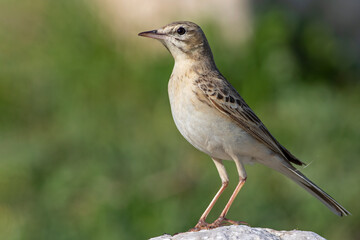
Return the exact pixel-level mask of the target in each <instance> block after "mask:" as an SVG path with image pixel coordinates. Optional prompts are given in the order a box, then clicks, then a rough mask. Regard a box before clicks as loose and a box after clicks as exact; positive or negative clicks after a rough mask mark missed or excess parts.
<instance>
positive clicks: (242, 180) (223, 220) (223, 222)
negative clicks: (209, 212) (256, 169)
mask: <svg viewBox="0 0 360 240" xmlns="http://www.w3.org/2000/svg"><path fill="white" fill-rule="evenodd" d="M245 182H246V178H241V177H240V180H239V183H238V185H237V186H236V188H235V190H234V192H233V194H232V195H231V197H230V199H229V201H228V203H227V204H226V206H225V208H224V210H223V211H222V212H221V214H220V216H219V218H218V219H216V220H215V221H214V222H213V223H212V224H210V225H209V228H217V227H220V226H223V225H227V223H230V224H234V225H239V224H247V223H246V222H242V221H233V220H229V219H227V218H225V216H226V214H227V213H228V211H229V209H230V207H231V204H232V203H233V202H234V200H235V198H236V196H237V195H238V193H239V192H240V190H241V188H242V187H243V186H244V184H245Z"/></svg>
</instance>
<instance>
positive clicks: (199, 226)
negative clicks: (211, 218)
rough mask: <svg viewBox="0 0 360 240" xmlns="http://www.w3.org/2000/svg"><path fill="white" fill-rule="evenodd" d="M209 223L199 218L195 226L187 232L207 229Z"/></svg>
mask: <svg viewBox="0 0 360 240" xmlns="http://www.w3.org/2000/svg"><path fill="white" fill-rule="evenodd" d="M210 225H211V224H209V223H207V222H205V221H204V220H199V222H198V223H197V224H196V225H195V227H193V228H191V229H190V230H189V232H198V231H200V230H204V229H205V230H208V229H210Z"/></svg>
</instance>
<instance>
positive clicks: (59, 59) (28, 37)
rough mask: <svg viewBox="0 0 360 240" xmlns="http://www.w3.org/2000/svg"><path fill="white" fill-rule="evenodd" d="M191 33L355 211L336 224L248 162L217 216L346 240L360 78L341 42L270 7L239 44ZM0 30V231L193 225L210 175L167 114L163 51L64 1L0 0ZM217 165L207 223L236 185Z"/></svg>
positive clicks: (207, 194)
mask: <svg viewBox="0 0 360 240" xmlns="http://www.w3.org/2000/svg"><path fill="white" fill-rule="evenodd" d="M141 30H147V29H139V31H141ZM235 30H236V31H241V29H235ZM235 30H234V31H235ZM204 31H205V32H206V33H207V35H208V39H209V42H210V44H211V46H212V47H213V51H214V55H215V59H216V61H217V65H218V67H219V69H220V70H221V71H222V73H223V74H224V75H225V76H226V77H227V78H228V79H229V80H230V82H232V83H233V85H234V86H235V87H236V88H237V89H238V90H239V92H240V93H241V94H242V95H243V97H244V98H245V99H246V100H247V102H248V103H249V105H250V106H252V107H253V109H254V110H255V112H256V113H257V114H258V115H259V117H260V118H261V119H262V120H263V121H264V123H265V124H266V125H267V126H268V128H269V129H271V131H272V132H273V134H274V135H275V136H276V137H277V138H278V139H279V141H280V142H282V143H285V144H284V145H285V146H287V147H288V148H289V149H290V150H291V151H292V152H293V153H294V154H295V155H297V156H299V158H300V159H302V160H303V161H305V162H308V163H312V164H310V166H309V167H308V168H306V169H302V171H303V172H304V173H305V174H306V175H308V176H309V177H310V178H311V179H312V180H314V182H316V183H318V184H319V185H320V186H321V187H323V188H324V189H325V190H327V191H328V192H329V193H330V194H331V195H332V196H334V198H335V199H337V200H338V201H339V202H340V203H341V204H343V205H344V207H346V208H347V209H348V210H349V211H350V212H352V214H353V216H350V217H346V218H339V217H337V216H335V215H333V214H332V213H331V212H330V211H328V210H327V209H326V208H325V207H323V206H322V204H321V203H319V202H318V201H317V200H316V199H315V198H313V197H311V196H310V195H309V194H307V193H306V192H305V191H303V190H301V189H300V188H299V187H297V186H296V185H294V184H293V183H292V182H290V180H288V179H286V178H285V177H283V176H280V175H279V174H277V173H275V172H274V171H271V170H269V169H266V168H265V167H263V166H259V165H255V166H247V171H248V175H249V178H248V181H247V184H246V186H245V188H244V189H243V191H242V192H241V193H240V194H239V196H238V199H237V200H236V201H235V203H234V205H233V207H232V209H231V211H230V214H229V218H232V219H234V220H244V221H247V222H249V223H250V224H251V225H252V226H261V227H270V228H275V229H294V228H297V229H301V230H310V231H315V232H317V233H319V234H321V235H323V236H324V237H327V238H329V239H340V238H341V239H356V238H359V237H360V232H359V224H360V217H359V214H360V210H359V207H358V205H359V204H358V199H359V197H360V195H359V193H360V191H359V180H360V177H359V174H358V173H359V171H360V163H359V160H358V156H359V155H360V144H359V142H360V141H359V140H360V112H359V108H360V94H359V91H360V86H359V77H360V74H359V62H357V61H356V58H354V57H352V55H351V54H348V52H349V51H350V52H351V49H350V50H349V49H346V46H344V45H343V44H342V43H341V41H339V39H338V38H337V37H336V36H335V35H334V34H333V33H332V32H331V29H329V27H327V25H326V24H325V23H322V22H321V21H319V20H318V19H316V18H314V19H301V18H299V17H294V16H293V15H291V14H289V13H287V12H286V11H284V10H282V9H280V8H270V9H266V10H264V11H262V12H261V14H257V15H255V27H254V35H253V37H252V39H251V41H249V42H248V43H247V44H246V45H244V46H230V45H227V44H224V42H223V39H222V38H221V36H219V35H218V34H217V29H216V28H215V27H213V25H212V24H211V23H209V24H208V25H206V26H204ZM0 39H1V44H0V53H1V54H0V132H1V134H0V156H1V159H0V211H1V214H0V238H1V239H9V240H11V239H37V240H39V239H53V240H57V239H144V238H149V237H152V236H156V235H160V234H163V233H164V232H168V233H175V232H180V231H185V230H187V229H189V228H191V227H193V226H194V225H195V223H196V222H197V220H198V217H199V216H200V215H201V213H202V212H203V210H204V209H205V208H206V206H207V204H208V203H209V202H210V200H211V198H212V197H213V195H214V194H215V193H216V191H217V189H218V187H220V179H219V177H218V174H217V172H216V169H215V167H214V166H213V163H212V161H211V160H210V159H209V157H208V156H205V155H204V154H202V153H200V152H198V151H197V150H195V149H194V148H193V147H192V146H191V145H190V144H188V143H187V142H186V141H185V140H184V139H183V138H182V137H181V136H180V134H179V133H178V131H177V130H176V128H175V125H174V123H173V121H172V118H171V114H170V108H169V103H168V99H167V79H168V78H169V75H170V73H171V69H172V65H173V60H172V58H171V56H170V55H169V54H167V55H166V54H164V53H166V50H165V49H164V50H163V51H164V52H162V53H163V54H162V55H161V54H160V53H159V54H154V52H151V51H147V48H146V46H150V45H155V44H158V43H156V42H154V41H153V42H152V41H151V40H149V39H146V40H145V39H139V38H138V37H137V36H124V38H123V39H115V38H114V36H113V35H112V34H111V32H110V31H109V30H108V28H106V27H105V26H104V25H103V24H102V23H101V22H100V20H99V19H98V16H97V14H96V13H95V12H94V11H93V10H90V8H88V7H87V5H86V4H85V3H84V2H83V1H69V0H67V1H43V0H35V1H22V2H19V1H10V0H3V1H1V3H0ZM139 44H140V45H139ZM139 46H140V47H139ZM226 166H227V168H228V171H229V174H230V178H231V184H230V187H229V189H228V190H227V191H226V193H225V194H224V196H223V197H222V198H221V199H220V200H219V202H218V204H217V205H216V206H215V208H214V210H213V212H212V214H211V215H210V219H209V221H211V220H213V219H215V218H216V217H217V214H219V213H220V211H221V210H222V207H223V206H224V205H225V203H226V201H227V199H228V197H229V196H230V194H231V191H232V189H233V188H234V187H235V184H236V180H237V177H236V170H235V169H234V167H233V163H232V162H227V163H226ZM340 236H341V237H340Z"/></svg>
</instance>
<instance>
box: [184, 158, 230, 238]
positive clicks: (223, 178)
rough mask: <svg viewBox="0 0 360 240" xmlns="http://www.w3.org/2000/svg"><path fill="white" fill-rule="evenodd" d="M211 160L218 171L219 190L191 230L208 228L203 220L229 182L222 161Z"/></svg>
mask: <svg viewBox="0 0 360 240" xmlns="http://www.w3.org/2000/svg"><path fill="white" fill-rule="evenodd" d="M213 161H214V163H215V166H216V168H217V170H218V172H219V175H220V178H221V182H222V185H221V187H220V189H219V191H218V192H217V193H216V195H215V197H214V198H213V200H212V201H211V202H210V204H209V206H208V207H207V208H206V210H205V212H204V213H203V214H202V215H201V217H200V219H199V222H198V223H197V224H196V226H195V227H194V228H192V229H190V231H191V232H195V231H200V230H201V229H209V224H208V223H206V222H205V220H206V218H207V216H208V215H209V213H210V211H211V209H212V208H213V207H214V205H215V203H216V201H217V200H218V199H219V197H220V195H221V194H222V193H223V192H224V190H225V188H226V187H227V186H228V184H229V178H228V176H227V173H226V170H225V167H224V165H223V164H222V161H221V160H219V159H215V158H213Z"/></svg>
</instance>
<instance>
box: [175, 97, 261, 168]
mask: <svg viewBox="0 0 360 240" xmlns="http://www.w3.org/2000/svg"><path fill="white" fill-rule="evenodd" d="M183 93H184V92H183ZM192 94H193V92H191V93H189V94H185V95H188V96H182V97H181V98H176V99H182V100H183V101H182V102H175V101H174V100H175V99H173V98H172V97H171V96H170V103H171V111H172V115H173V118H174V121H175V124H176V126H177V128H178V130H179V131H180V133H181V134H182V135H183V136H184V138H185V139H186V140H187V141H188V142H190V143H191V144H192V145H193V146H194V147H195V148H197V149H198V150H200V151H202V152H204V153H206V154H208V155H210V156H211V157H213V158H218V159H223V160H232V159H233V157H234V156H237V157H239V158H240V159H241V160H242V161H243V163H251V162H252V161H253V160H254V159H256V158H257V157H258V156H257V155H258V154H259V153H261V152H262V151H267V150H266V149H263V147H264V146H263V145H262V144H260V143H259V142H258V141H257V140H256V139H254V138H253V137H252V136H251V135H249V134H248V133H247V132H246V131H245V130H243V129H242V128H240V127H239V126H238V125H237V124H236V123H235V122H234V121H233V120H231V119H230V118H228V117H227V116H225V115H224V114H223V113H221V112H220V111H218V110H217V109H215V107H213V106H211V105H209V104H208V103H205V102H201V101H197V99H196V98H194V96H193V95H192Z"/></svg>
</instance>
